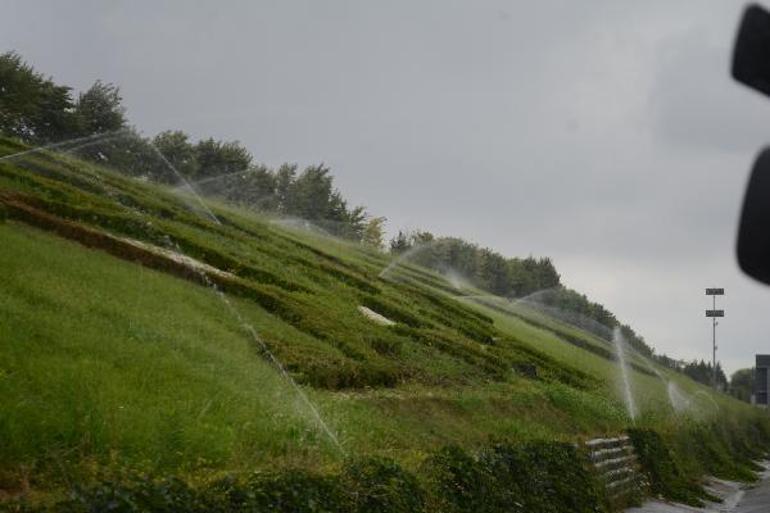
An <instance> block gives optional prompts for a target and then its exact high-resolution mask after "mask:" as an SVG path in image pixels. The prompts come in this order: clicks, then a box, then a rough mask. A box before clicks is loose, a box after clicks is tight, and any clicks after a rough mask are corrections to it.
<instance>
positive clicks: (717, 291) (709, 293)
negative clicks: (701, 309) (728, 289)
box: [706, 288, 725, 390]
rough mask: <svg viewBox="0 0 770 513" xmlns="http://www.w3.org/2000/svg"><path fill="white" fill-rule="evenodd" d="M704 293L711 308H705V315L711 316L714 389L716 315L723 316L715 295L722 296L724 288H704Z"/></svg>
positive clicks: (714, 383)
mask: <svg viewBox="0 0 770 513" xmlns="http://www.w3.org/2000/svg"><path fill="white" fill-rule="evenodd" d="M706 295H707V296H711V299H712V307H711V308H712V309H711V310H706V317H711V329H712V332H711V333H712V340H711V344H712V346H711V348H712V362H711V382H712V384H713V385H714V390H716V389H717V317H724V316H725V311H724V310H717V296H724V295H725V289H722V288H719V289H717V288H714V289H706Z"/></svg>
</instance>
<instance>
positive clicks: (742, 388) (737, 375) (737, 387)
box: [730, 368, 754, 403]
mask: <svg viewBox="0 0 770 513" xmlns="http://www.w3.org/2000/svg"><path fill="white" fill-rule="evenodd" d="M753 393H754V369H753V368H749V369H739V370H737V371H735V372H733V375H732V376H731V377H730V394H731V395H732V396H733V397H736V398H738V399H740V400H741V401H745V402H747V403H748V402H751V396H752V394H753Z"/></svg>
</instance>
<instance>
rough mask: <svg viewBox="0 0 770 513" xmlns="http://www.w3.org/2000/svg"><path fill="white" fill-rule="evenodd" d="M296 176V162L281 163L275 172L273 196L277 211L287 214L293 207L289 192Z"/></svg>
mask: <svg viewBox="0 0 770 513" xmlns="http://www.w3.org/2000/svg"><path fill="white" fill-rule="evenodd" d="M296 178H297V164H282V165H281V167H280V168H278V171H277V172H276V174H275V197H276V202H277V204H278V206H277V208H278V212H280V213H282V214H288V213H289V211H290V210H292V209H293V205H292V204H291V193H292V188H293V186H294V180H296Z"/></svg>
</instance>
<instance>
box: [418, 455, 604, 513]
mask: <svg viewBox="0 0 770 513" xmlns="http://www.w3.org/2000/svg"><path fill="white" fill-rule="evenodd" d="M426 466H427V472H428V475H429V476H430V478H429V482H430V488H431V492H432V494H431V495H432V497H433V500H434V501H435V503H434V508H435V509H436V510H437V511H442V512H443V511H456V512H465V511H474V512H485V513H497V512H499V513H503V512H519V511H520V512H532V511H538V512H544V513H549V512H553V513H562V512H563V513H568V512H569V513H593V512H597V511H602V510H603V498H602V494H601V491H600V487H599V485H598V483H597V482H596V480H595V479H594V477H593V476H592V475H591V474H590V473H589V472H588V471H587V470H586V466H585V458H584V457H583V456H582V455H580V453H579V452H578V450H577V449H576V448H575V447H574V446H572V445H570V444H565V443H558V442H533V443H529V444H523V445H511V444H507V443H498V444H494V445H492V446H491V447H488V448H486V449H485V450H483V451H482V452H481V453H480V455H479V456H478V457H477V458H475V457H473V456H471V455H469V454H467V453H466V452H464V451H463V450H462V449H460V448H458V447H448V448H445V449H443V450H441V451H439V452H438V453H437V454H436V455H434V456H433V457H432V458H431V459H429V460H428V462H427V463H426Z"/></svg>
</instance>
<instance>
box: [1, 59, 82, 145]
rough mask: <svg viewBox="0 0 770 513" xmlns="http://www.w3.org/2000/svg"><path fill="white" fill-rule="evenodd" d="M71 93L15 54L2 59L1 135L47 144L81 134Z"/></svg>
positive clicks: (68, 89) (67, 88)
mask: <svg viewBox="0 0 770 513" xmlns="http://www.w3.org/2000/svg"><path fill="white" fill-rule="evenodd" d="M78 125H79V123H78V119H77V116H76V115H75V113H74V112H73V103H72V97H71V89H70V88H69V87H66V86H59V85H56V84H54V83H53V82H52V81H51V79H49V78H45V77H43V75H41V74H40V73H37V72H36V71H35V70H34V69H33V68H32V66H30V65H29V64H27V63H25V62H24V61H23V60H22V58H21V56H20V55H19V54H17V53H15V52H6V53H4V54H2V55H0V133H3V134H5V135H8V136H11V137H18V138H20V139H23V140H25V141H28V142H32V143H37V144H40V143H46V142H51V141H57V140H61V139H66V138H68V137H74V136H76V135H78V133H79V126H78Z"/></svg>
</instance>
